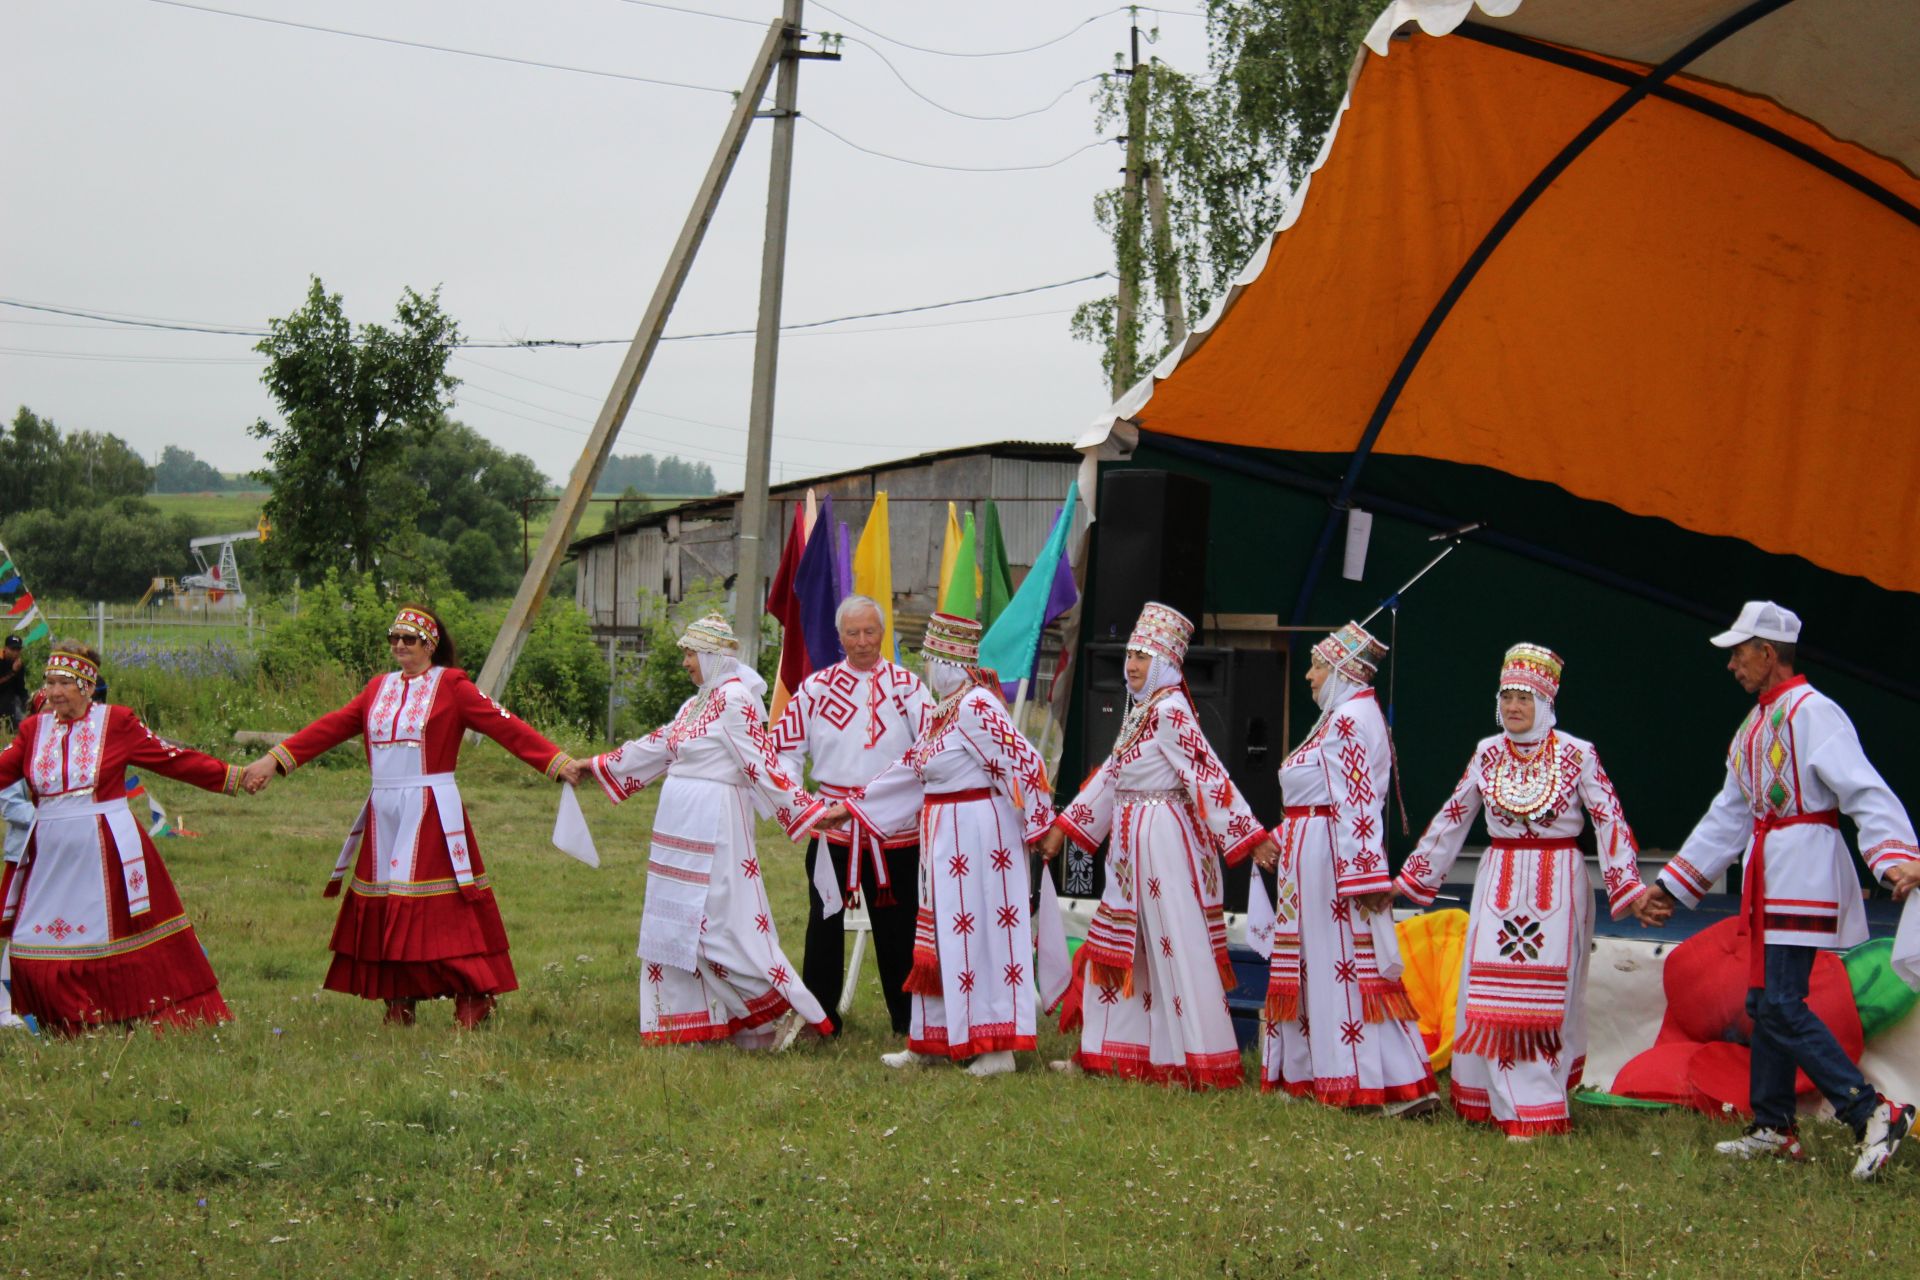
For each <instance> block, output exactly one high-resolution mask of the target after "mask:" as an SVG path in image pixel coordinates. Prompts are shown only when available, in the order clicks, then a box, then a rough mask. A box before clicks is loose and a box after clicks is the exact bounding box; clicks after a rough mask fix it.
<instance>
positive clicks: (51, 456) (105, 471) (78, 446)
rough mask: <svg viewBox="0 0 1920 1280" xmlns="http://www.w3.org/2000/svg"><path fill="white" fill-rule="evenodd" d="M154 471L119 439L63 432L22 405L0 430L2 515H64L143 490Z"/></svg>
mask: <svg viewBox="0 0 1920 1280" xmlns="http://www.w3.org/2000/svg"><path fill="white" fill-rule="evenodd" d="M152 476H153V470H152V468H150V467H149V466H147V464H146V462H145V460H143V459H142V458H141V457H140V455H139V454H137V453H135V452H134V451H133V449H132V448H131V447H129V446H128V444H127V442H126V441H124V440H122V439H121V438H120V437H119V436H115V435H106V434H103V433H101V432H98V431H74V432H67V433H62V432H61V430H60V428H59V427H57V426H55V425H54V423H53V420H52V419H50V418H42V417H40V416H39V415H38V414H36V413H34V412H33V410H31V409H29V408H27V407H26V406H25V405H21V406H20V409H19V411H18V412H17V413H15V414H14V416H13V426H12V429H11V430H10V431H9V430H4V429H0V511H4V512H19V511H31V510H33V509H35V508H48V509H52V510H57V511H67V510H71V509H73V508H77V507H88V506H93V505H94V504H96V503H100V502H104V501H107V500H108V499H111V498H130V497H138V496H140V495H141V494H143V493H145V492H146V491H147V486H148V485H149V484H150V483H151V481H152Z"/></svg>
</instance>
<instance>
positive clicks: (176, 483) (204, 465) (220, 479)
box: [150, 444, 258, 493]
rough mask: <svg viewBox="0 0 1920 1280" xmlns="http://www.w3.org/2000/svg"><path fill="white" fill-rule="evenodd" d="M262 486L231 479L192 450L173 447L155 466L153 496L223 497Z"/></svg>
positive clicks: (161, 455)
mask: <svg viewBox="0 0 1920 1280" xmlns="http://www.w3.org/2000/svg"><path fill="white" fill-rule="evenodd" d="M257 483H258V482H257V481H255V480H251V479H248V478H247V477H245V476H228V475H224V474H222V473H221V471H220V470H219V469H218V468H217V467H215V466H214V465H213V464H212V463H210V462H202V461H201V460H200V459H199V458H198V457H197V456H195V454H194V452H193V451H192V450H191V449H182V448H181V447H180V446H179V445H177V444H170V445H168V446H167V447H166V448H164V449H162V450H161V451H160V461H158V462H156V463H154V464H153V488H152V489H151V490H150V492H153V493H221V492H224V491H226V490H229V489H250V488H252V487H253V486H254V485H255V484H257Z"/></svg>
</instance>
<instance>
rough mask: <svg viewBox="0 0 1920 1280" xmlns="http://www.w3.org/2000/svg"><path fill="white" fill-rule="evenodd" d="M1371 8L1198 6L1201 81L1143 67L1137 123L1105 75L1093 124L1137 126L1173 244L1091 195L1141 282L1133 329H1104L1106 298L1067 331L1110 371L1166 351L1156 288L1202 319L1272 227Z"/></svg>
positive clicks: (1305, 1) (1341, 83)
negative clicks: (1202, 37) (1203, 51)
mask: <svg viewBox="0 0 1920 1280" xmlns="http://www.w3.org/2000/svg"><path fill="white" fill-rule="evenodd" d="M1381 7H1382V0H1207V4H1206V10H1207V45H1208V54H1207V63H1208V65H1207V74H1205V75H1204V76H1190V75H1186V74H1183V73H1181V72H1178V71H1175V70H1174V69H1173V68H1171V67H1168V66H1166V65H1164V64H1162V63H1159V62H1157V61H1155V62H1149V63H1148V64H1147V65H1146V67H1145V74H1144V76H1143V77H1142V79H1143V81H1144V87H1143V89H1142V90H1141V94H1142V97H1143V99H1144V101H1143V102H1142V104H1141V106H1142V110H1141V117H1142V118H1141V120H1140V121H1139V123H1138V125H1137V126H1136V125H1135V124H1134V122H1132V121H1130V120H1129V112H1128V106H1129V102H1128V99H1129V95H1130V93H1132V92H1133V81H1134V77H1131V76H1120V75H1114V76H1108V77H1106V78H1105V79H1104V80H1103V82H1102V85H1101V89H1100V93H1099V97H1098V99H1097V102H1098V112H1097V125H1098V127H1099V129H1100V130H1101V131H1102V132H1106V131H1108V130H1112V129H1116V128H1117V129H1118V131H1119V132H1121V133H1129V132H1131V131H1132V130H1133V129H1134V128H1136V127H1137V128H1138V129H1139V132H1140V136H1141V138H1142V139H1143V155H1142V160H1143V164H1144V165H1145V166H1147V167H1148V168H1151V169H1153V170H1154V171H1155V172H1157V173H1158V175H1159V176H1160V179H1161V182H1162V183H1163V185H1164V187H1165V189H1166V193H1167V221H1168V229H1169V232H1170V235H1169V237H1168V239H1169V242H1170V243H1169V244H1167V245H1165V246H1156V245H1155V244H1154V237H1153V236H1152V235H1150V234H1148V232H1147V230H1146V228H1145V226H1144V225H1143V222H1142V215H1141V214H1140V212H1139V211H1138V210H1139V209H1140V208H1143V207H1144V204H1145V202H1144V201H1142V202H1140V206H1137V207H1136V210H1135V212H1134V214H1133V216H1129V215H1128V209H1127V206H1126V204H1125V202H1124V201H1123V199H1122V196H1121V191H1120V189H1118V188H1116V189H1114V190H1110V191H1106V192H1103V193H1101V194H1100V195H1099V196H1098V197H1096V198H1095V202H1094V217H1095V220H1096V221H1097V222H1098V223H1099V225H1100V226H1101V228H1102V229H1103V230H1105V231H1106V232H1107V233H1108V234H1109V235H1111V236H1112V237H1113V239H1114V249H1115V258H1116V261H1117V262H1118V263H1119V267H1120V270H1121V272H1122V273H1125V274H1133V275H1134V276H1135V277H1136V278H1137V279H1139V281H1140V299H1141V301H1140V307H1139V312H1140V315H1139V316H1137V317H1136V321H1135V324H1134V326H1133V331H1132V332H1130V333H1126V334H1120V333H1116V332H1115V326H1116V323H1117V316H1116V308H1115V305H1114V299H1113V298H1111V297H1108V298H1100V299H1096V300H1094V301H1092V302H1089V303H1087V304H1084V305H1083V306H1081V307H1080V308H1079V309H1077V310H1076V311H1075V312H1074V316H1073V332H1074V336H1076V337H1078V338H1081V339H1083V340H1086V341H1089V342H1093V343H1095V344H1097V345H1098V346H1099V347H1100V348H1101V353H1102V362H1103V363H1104V364H1105V366H1106V368H1107V370H1108V372H1109V373H1110V374H1111V372H1112V370H1113V369H1114V367H1115V365H1116V363H1118V362H1119V359H1120V356H1121V353H1122V352H1123V351H1124V352H1126V353H1127V354H1128V355H1130V356H1131V357H1132V359H1131V363H1130V366H1129V367H1131V368H1132V369H1134V370H1137V371H1144V370H1146V369H1148V368H1150V367H1152V365H1153V363H1154V362H1155V361H1156V360H1157V359H1158V358H1159V357H1160V356H1161V355H1163V354H1165V352H1166V349H1167V348H1168V346H1169V345H1171V343H1170V332H1169V326H1168V323H1167V321H1168V317H1165V316H1160V315H1159V314H1158V312H1159V307H1158V303H1157V302H1156V301H1153V299H1154V298H1155V294H1156V290H1155V288H1154V282H1155V281H1157V280H1159V279H1162V278H1163V277H1165V276H1168V275H1172V276H1175V277H1177V278H1178V279H1179V281H1180V283H1181V292H1182V297H1183V309H1184V311H1185V312H1186V314H1187V315H1190V316H1196V317H1197V316H1200V315H1203V314H1205V312H1206V310H1207V308H1208V307H1209V306H1211V305H1212V303H1213V301H1214V300H1215V299H1216V298H1218V297H1219V296H1220V295H1221V294H1222V293H1224V292H1225V291H1226V289H1227V287H1228V286H1229V285H1230V284H1231V283H1232V282H1233V278H1234V276H1235V275H1236V274H1238V273H1239V271H1240V269H1241V268H1242V267H1244V266H1245V265H1246V264H1247V262H1248V261H1249V260H1250V259H1251V258H1252V257H1253V255H1254V252H1255V250H1257V249H1258V248H1259V247H1260V245H1261V244H1262V243H1263V242H1264V241H1265V239H1266V237H1267V236H1269V235H1271V234H1272V233H1273V229H1274V227H1275V226H1276V225H1277V224H1278V223H1279V220H1280V216H1281V214H1282V212H1283V211H1284V210H1285V207H1286V202H1287V199H1288V197H1289V195H1290V193H1291V191H1292V190H1293V188H1294V187H1295V186H1296V185H1298V183H1299V182H1300V180H1301V179H1302V178H1304V177H1305V176H1306V173H1307V170H1308V169H1309V168H1310V167H1311V166H1312V164H1313V161H1314V159H1315V158H1316V157H1317V156H1318V155H1319V153H1320V146H1321V143H1322V142H1324V141H1325V139H1326V135H1327V130H1328V129H1330V128H1331V127H1332V125H1333V120H1334V115H1335V113H1336V112H1338V111H1339V109H1340V102H1341V99H1342V98H1343V97H1344V96H1345V94H1346V88H1347V75H1348V73H1349V71H1350V70H1351V68H1352V66H1353V58H1354V55H1355V53H1356V52H1357V51H1358V49H1359V47H1360V39H1361V37H1362V36H1364V35H1365V34H1366V31H1367V28H1368V26H1369V25H1371V23H1372V22H1373V20H1374V18H1375V17H1376V16H1378V14H1379V12H1380V9H1381ZM1143 318H1154V319H1157V320H1158V322H1159V323H1158V324H1157V325H1151V324H1148V323H1145V322H1144V319H1143Z"/></svg>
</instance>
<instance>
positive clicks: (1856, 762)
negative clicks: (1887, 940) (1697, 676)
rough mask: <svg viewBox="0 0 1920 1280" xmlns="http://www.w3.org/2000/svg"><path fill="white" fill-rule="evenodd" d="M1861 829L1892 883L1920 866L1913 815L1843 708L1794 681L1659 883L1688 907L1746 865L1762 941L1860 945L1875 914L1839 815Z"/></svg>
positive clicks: (1864, 850) (1740, 749)
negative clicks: (1904, 868) (1895, 872)
mask: <svg viewBox="0 0 1920 1280" xmlns="http://www.w3.org/2000/svg"><path fill="white" fill-rule="evenodd" d="M1842 813H1844V814H1846V815H1847V817H1849V818H1851V819H1853V822H1854V825H1855V826H1856V827H1857V828H1858V829H1859V837H1860V857H1861V859H1862V860H1863V861H1865V862H1866V864H1867V868H1868V870H1870V871H1872V872H1873V874H1874V875H1875V876H1878V877H1882V878H1884V877H1885V876H1886V874H1887V872H1889V871H1891V870H1892V869H1893V868H1894V867H1895V866H1896V865H1898V864H1899V863H1902V862H1905V861H1907V860H1908V859H1910V858H1914V857H1920V847H1916V843H1915V840H1914V833H1913V823H1912V821H1911V820H1910V819H1909V818H1908V816H1907V811H1906V808H1905V806H1903V805H1902V804H1901V803H1900V799H1899V797H1897V796H1895V795H1894V794H1893V791H1892V789H1891V788H1889V787H1888V786H1887V784H1886V781H1885V780H1884V779H1882V778H1881V776H1880V774H1879V772H1878V771H1877V770H1876V769H1875V768H1874V767H1873V765H1872V764H1870V763H1869V762H1868V760H1867V756H1866V753H1865V752H1864V751H1863V750H1861V747H1860V737H1859V735H1858V734H1857V733H1855V732H1854V728H1853V722H1852V721H1851V720H1849V719H1848V718H1847V713H1846V712H1844V711H1842V710H1841V709H1840V706H1839V704H1838V703H1836V702H1834V700H1833V699H1832V698H1829V697H1827V696H1826V695H1825V694H1823V693H1821V692H1820V691H1819V690H1817V689H1815V688H1814V687H1813V686H1812V685H1810V684H1808V683H1807V678H1806V677H1805V676H1795V677H1794V678H1793V679H1791V680H1788V681H1786V682H1785V683H1783V684H1780V685H1777V686H1775V687H1774V688H1772V689H1770V690H1768V691H1767V692H1766V693H1764V694H1762V695H1761V697H1760V699H1759V701H1758V702H1757V703H1756V704H1755V705H1754V708H1753V710H1752V711H1750V712H1748V713H1747V718H1746V719H1745V720H1744V721H1743V722H1742V723H1741V725H1740V729H1739V732H1737V733H1735V734H1734V735H1733V742H1732V745H1731V746H1729V747H1728V749H1727V777H1726V782H1725V783H1724V784H1723V785H1722V786H1721V788H1720V794H1719V795H1717V796H1715V797H1714V801H1713V804H1712V806H1711V807H1710V808H1708V810H1707V812H1706V814H1705V816H1703V817H1702V818H1701V819H1700V821H1699V823H1698V824H1697V825H1696V826H1695V827H1694V829H1693V832H1692V834H1690V835H1689V836H1688V837H1687V838H1686V841H1685V843H1683V844H1682V845H1681V846H1680V851H1679V852H1678V853H1676V854H1675V855H1674V856H1673V858H1672V860H1671V861H1669V862H1668V863H1667V865H1666V868H1665V869H1664V870H1662V871H1661V872H1660V882H1661V883H1662V884H1663V885H1665V886H1666V888H1667V890H1668V892H1670V893H1672V894H1673V896H1674V897H1676V898H1678V899H1679V900H1680V901H1682V902H1684V903H1686V904H1687V905H1688V906H1690V907H1691V906H1696V905H1698V903H1699V901H1700V899H1701V897H1702V896H1703V895H1704V894H1705V893H1706V892H1707V890H1708V888H1709V887H1710V886H1711V885H1712V884H1713V882H1714V881H1715V880H1716V879H1718V878H1719V877H1720V875H1721V874H1722V873H1723V872H1724V871H1726V869H1727V868H1728V867H1730V866H1731V865H1732V864H1733V862H1734V860H1735V859H1736V858H1740V857H1741V856H1742V855H1745V859H1746V860H1745V863H1744V865H1745V868H1746V884H1745V887H1744V892H1743V898H1745V899H1746V901H1747V903H1748V905H1749V907H1751V906H1753V904H1754V901H1755V891H1756V890H1757V891H1758V908H1759V911H1760V913H1762V915H1763V919H1764V924H1763V928H1764V937H1765V941H1766V942H1767V943H1769V944H1771V945H1775V946H1796V947H1852V946H1858V945H1859V944H1860V943H1862V942H1865V941H1866V940H1867V914H1866V908H1865V906H1863V905H1862V903H1861V899H1860V886H1859V882H1858V881H1857V880H1856V879H1855V877H1854V871H1853V861H1852V859H1851V858H1850V857H1849V856H1848V854H1847V845H1846V841H1845V840H1844V839H1843V838H1842V837H1841V835H1840V827H1839V815H1840V814H1842Z"/></svg>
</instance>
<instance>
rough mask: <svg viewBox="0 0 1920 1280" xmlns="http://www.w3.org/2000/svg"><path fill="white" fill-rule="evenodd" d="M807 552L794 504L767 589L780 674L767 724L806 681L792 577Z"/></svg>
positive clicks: (800, 509)
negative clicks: (784, 542)
mask: <svg viewBox="0 0 1920 1280" xmlns="http://www.w3.org/2000/svg"><path fill="white" fill-rule="evenodd" d="M806 549H807V509H806V505H805V504H804V503H799V502H796V503H794V504H793V528H792V529H790V530H788V531H787V545H786V546H784V547H782V548H781V549H780V567H779V568H777V569H775V570H774V571H773V581H772V582H771V583H770V584H768V586H767V612H768V613H770V614H772V615H773V619H774V621H775V622H778V623H779V624H780V674H779V676H778V677H777V678H776V679H775V681H774V686H773V697H772V700H771V701H770V702H769V703H768V705H767V723H768V724H778V723H779V721H780V713H781V712H782V711H785V710H786V707H787V699H788V698H790V697H792V696H793V693H794V690H796V689H798V688H799V687H800V682H801V681H802V680H804V679H806V678H807V641H806V636H805V633H804V632H803V631H802V629H801V625H800V597H799V596H798V595H797V594H796V593H795V592H794V589H793V580H794V575H795V574H797V573H798V572H799V571H800V556H801V553H803V552H804V551H805V550H806Z"/></svg>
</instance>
